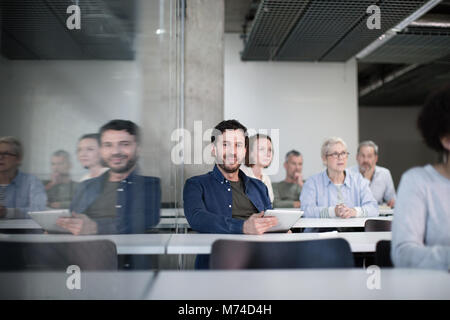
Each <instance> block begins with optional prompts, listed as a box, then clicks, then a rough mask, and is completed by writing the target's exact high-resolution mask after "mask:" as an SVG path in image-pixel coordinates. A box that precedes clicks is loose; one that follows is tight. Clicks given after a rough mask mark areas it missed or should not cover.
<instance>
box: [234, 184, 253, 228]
mask: <svg viewBox="0 0 450 320" xmlns="http://www.w3.org/2000/svg"><path fill="white" fill-rule="evenodd" d="M230 184H231V194H232V197H233V203H232V207H231V210H232V216H233V218H236V219H242V220H245V219H248V217H250V216H251V215H252V214H254V213H258V209H256V207H255V206H254V205H253V203H252V202H251V201H250V200H249V199H248V197H247V195H246V194H245V189H244V183H243V182H242V181H241V180H239V181H236V182H235V181H230Z"/></svg>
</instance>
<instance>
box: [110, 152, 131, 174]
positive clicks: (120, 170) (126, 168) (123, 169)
mask: <svg viewBox="0 0 450 320" xmlns="http://www.w3.org/2000/svg"><path fill="white" fill-rule="evenodd" d="M137 160H138V157H137V155H134V157H133V158H131V159H130V160H128V161H127V163H126V164H125V165H124V166H123V167H119V168H113V167H111V166H109V165H108V163H107V162H106V161H105V160H103V159H101V163H102V166H103V167H108V168H109V169H110V170H111V171H112V172H114V173H125V172H127V171H129V170H130V169H131V168H133V167H134V166H135V165H136V163H137Z"/></svg>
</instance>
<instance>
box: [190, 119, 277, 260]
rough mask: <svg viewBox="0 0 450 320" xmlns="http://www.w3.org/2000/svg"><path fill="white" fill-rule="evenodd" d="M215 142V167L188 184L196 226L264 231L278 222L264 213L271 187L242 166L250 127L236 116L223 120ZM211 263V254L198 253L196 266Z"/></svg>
mask: <svg viewBox="0 0 450 320" xmlns="http://www.w3.org/2000/svg"><path fill="white" fill-rule="evenodd" d="M211 143H212V154H213V156H214V157H215V159H216V163H215V166H214V169H213V170H212V171H210V172H208V173H207V174H204V175H201V176H196V177H192V178H190V179H188V180H187V181H186V184H185V186H184V191H183V200H184V214H185V216H186V218H187V220H188V222H189V224H190V226H191V227H192V229H193V230H195V231H198V232H201V233H237V234H242V233H243V234H263V233H264V232H266V231H267V230H268V229H269V228H271V227H273V226H275V225H277V219H276V218H275V217H263V215H264V211H265V210H267V209H272V206H271V203H270V198H269V193H268V190H267V187H266V186H265V185H264V183H263V182H262V181H260V180H258V179H254V178H250V177H247V176H246V175H245V174H244V173H243V172H242V171H241V170H239V167H240V165H241V163H242V162H243V161H244V159H245V154H246V150H247V145H248V136H247V128H246V127H244V126H243V125H242V124H241V123H239V122H238V121H236V120H226V121H222V122H221V123H219V124H218V125H217V126H216V127H215V128H214V131H213V134H212V136H211ZM207 266H208V256H198V257H197V261H196V267H197V268H206V267H207Z"/></svg>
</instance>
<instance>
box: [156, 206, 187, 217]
mask: <svg viewBox="0 0 450 320" xmlns="http://www.w3.org/2000/svg"><path fill="white" fill-rule="evenodd" d="M159 214H160V217H161V218H176V217H184V209H183V208H163V209H161V210H160V211H159Z"/></svg>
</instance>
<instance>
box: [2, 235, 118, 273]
mask: <svg viewBox="0 0 450 320" xmlns="http://www.w3.org/2000/svg"><path fill="white" fill-rule="evenodd" d="M70 265H77V266H78V267H80V269H81V270H82V271H83V270H84V271H89V270H91V271H92V270H117V250H116V245H115V244H114V243H113V242H112V241H109V240H94V241H76V242H11V241H0V271H61V270H64V271H66V270H67V267H69V266H70Z"/></svg>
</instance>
